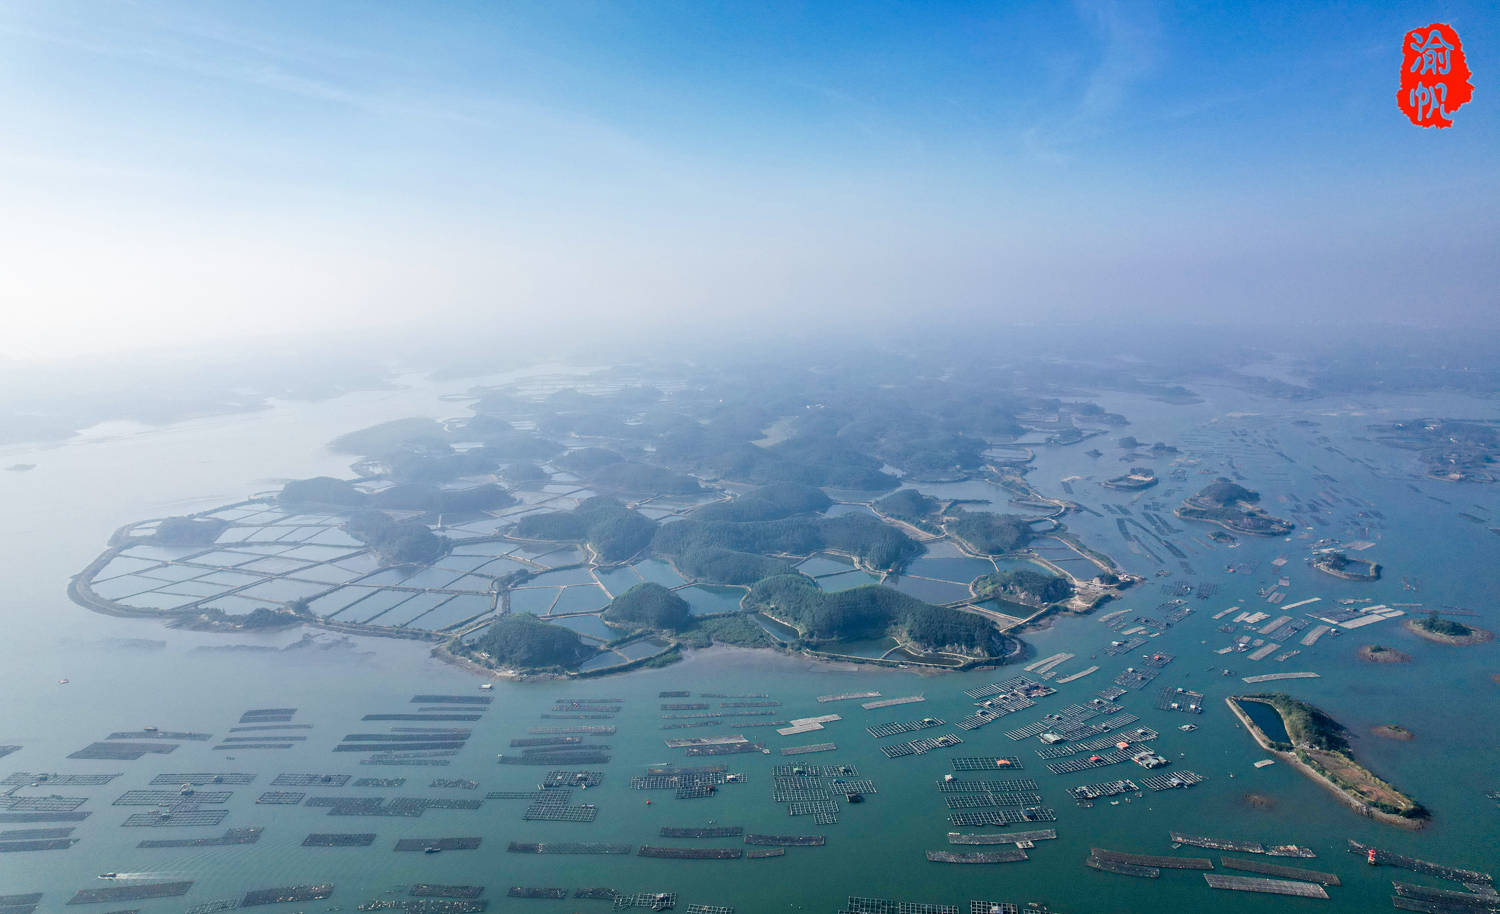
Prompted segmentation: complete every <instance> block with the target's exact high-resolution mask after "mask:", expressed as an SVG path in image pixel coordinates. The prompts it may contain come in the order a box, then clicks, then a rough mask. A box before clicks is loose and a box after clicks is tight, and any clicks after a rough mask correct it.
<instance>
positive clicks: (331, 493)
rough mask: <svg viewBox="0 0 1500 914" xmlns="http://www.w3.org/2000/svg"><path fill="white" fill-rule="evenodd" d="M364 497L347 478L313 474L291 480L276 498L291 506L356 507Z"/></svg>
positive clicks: (362, 501) (361, 502)
mask: <svg viewBox="0 0 1500 914" xmlns="http://www.w3.org/2000/svg"><path fill="white" fill-rule="evenodd" d="M366 497H367V496H366V495H365V493H364V492H362V491H360V490H359V489H358V488H356V487H355V485H354V484H353V483H352V482H349V481H348V480H347V479H334V478H333V477H332V476H314V477H312V478H311V479H293V480H291V481H290V482H288V483H287V484H286V485H284V486H282V487H281V494H280V495H278V496H277V497H276V500H277V501H279V502H281V504H283V505H290V506H292V507H298V506H323V507H332V508H357V507H360V506H361V505H363V504H364V503H365V499H366Z"/></svg>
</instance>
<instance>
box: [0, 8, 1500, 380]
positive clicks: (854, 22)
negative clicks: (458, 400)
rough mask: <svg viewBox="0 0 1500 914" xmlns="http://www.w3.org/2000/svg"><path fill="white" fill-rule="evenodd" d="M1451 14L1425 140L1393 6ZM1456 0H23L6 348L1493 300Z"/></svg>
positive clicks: (7, 26) (1406, 309)
mask: <svg viewBox="0 0 1500 914" xmlns="http://www.w3.org/2000/svg"><path fill="white" fill-rule="evenodd" d="M1435 16H1436V17H1437V18H1440V19H1442V20H1443V21H1446V22H1448V23H1450V24H1451V25H1453V26H1454V27H1455V28H1456V29H1457V30H1458V32H1459V34H1460V35H1461V36H1462V37H1463V39H1464V41H1465V47H1466V50H1467V53H1468V56H1469V65H1470V68H1471V69H1472V70H1473V72H1474V73H1475V74H1476V75H1475V82H1476V86H1477V91H1476V93H1475V97H1474V100H1473V101H1472V102H1470V103H1469V104H1468V105H1466V106H1465V107H1464V108H1463V110H1462V111H1461V112H1459V114H1458V116H1457V117H1456V120H1455V126H1454V127H1453V128H1451V129H1447V130H1441V131H1438V130H1422V129H1418V128H1415V127H1413V126H1412V125H1411V124H1410V123H1408V122H1407V121H1406V119H1405V117H1404V116H1403V115H1402V114H1401V113H1400V112H1399V111H1398V110H1397V108H1396V106H1395V104H1394V94H1395V87H1396V83H1397V71H1398V69H1399V63H1400V41H1401V38H1402V35H1403V34H1404V32H1405V31H1406V30H1408V29H1410V28H1415V27H1418V26H1421V25H1424V24H1426V23H1427V22H1429V21H1431V20H1432V19H1433V18H1434V17H1435ZM1497 38H1500V15H1497V13H1496V10H1495V8H1494V7H1493V6H1489V5H1485V4H1477V3H1447V4H1442V5H1441V7H1440V8H1438V9H1434V7H1432V6H1430V5H1420V4H1397V5H1391V6H1389V7H1385V8H1382V9H1379V10H1359V11H1353V10H1349V9H1346V8H1343V7H1340V6H1336V5H1331V4H1316V5H1312V4H1277V5H1263V4H1255V5H1243V6H1237V7H1233V8H1223V9H1217V10H1215V11H1213V12H1198V13H1188V12H1186V11H1183V10H1178V9H1173V8H1170V7H1165V6H1157V5H1152V4H1140V5H1136V4H1115V3H1107V2H1083V3H1078V4H1076V5H1073V6H1068V7H1053V6H1051V5H1045V4H1025V5H1010V6H1005V7H1003V8H1001V7H992V6H984V5H980V4H943V5H940V6H927V7H922V8H920V9H915V8H907V7H899V6H880V7H877V6H869V5H850V6H827V7H816V8H812V7H809V8H799V9H796V10H792V9H775V8H772V9H757V10H748V9H719V10H713V9H708V8H704V7H701V6H699V5H696V4H656V5H651V6H649V7H646V6H631V7H624V6H610V5H603V4H599V5H592V4H591V5H581V4H575V5H569V4H557V5H540V4H515V5H507V6H504V7H495V6H492V5H490V4H478V3H476V4H446V5H443V6H442V7H441V8H433V7H421V8H419V9H417V8H401V7H395V6H392V7H386V8H383V9H381V10H380V11H379V13H378V14H375V15H372V14H370V13H369V12H368V11H367V8H366V7H365V6H364V5H354V4H320V5H317V6H308V5H305V4H247V3H234V2H228V3H211V4H201V3H199V4H188V3H164V4H155V5H150V6H139V5H133V4H107V5H106V4H85V3H77V2H22V3H18V4H12V5H11V6H9V7H8V8H7V9H6V10H5V11H3V12H0V57H3V59H4V61H5V62H4V63H3V64H0V68H3V69H0V104H3V105H4V108H5V110H6V112H7V121H8V126H9V130H8V131H7V133H8V136H7V144H6V149H5V150H4V152H3V153H0V194H3V195H4V196H5V198H6V199H7V202H8V207H7V213H8V216H9V218H8V219H7V220H6V224H5V227H4V228H3V230H0V250H4V251H5V255H4V257H5V261H6V263H5V264H4V266H5V269H3V270H0V298H3V299H4V300H6V301H7V302H8V303H9V305H10V307H9V308H8V309H7V311H8V312H9V318H10V319H9V321H8V323H7V334H6V338H5V340H4V341H0V355H3V356H6V357H10V358H24V359H33V358H52V357H68V356H76V355H80V354H85V353H93V352H108V351H126V350H138V349H149V348H156V347H161V346H176V345H199V344H205V343H214V342H222V341H233V340H241V339H259V338H264V337H268V336H273V335H275V334H277V333H284V332H289V331H290V332H295V333H298V334H302V333H310V334H321V333H326V332H328V331H331V330H335V329H337V328H352V329H353V330H356V331H359V332H364V331H366V330H373V331H376V332H381V333H396V332H400V331H401V330H402V329H403V328H407V327H411V326H416V325H425V326H429V327H430V326H442V325H444V324H451V323H453V322H459V321H462V322H465V323H469V322H473V323H477V324H479V325H482V326H485V327H489V328H495V329H497V330H503V329H504V328H505V327H507V326H514V327H523V328H524V327H526V326H527V325H535V324H545V325H547V326H548V327H549V328H553V329H557V330H563V331H566V330H569V329H573V328H587V329H589V330H592V331H596V332H597V333H599V334H607V333H614V332H619V331H620V329H621V328H627V327H631V326H633V325H639V324H641V323H643V322H644V323H647V324H650V323H653V322H657V323H660V324H661V325H662V326H664V327H667V328H672V327H678V326H682V325H685V324H699V325H708V326H709V327H719V328H754V327H761V326H765V325H766V324H768V323H775V322H784V323H788V324H796V325H800V326H804V327H807V328H813V329H820V328H830V327H837V326H840V325H841V324H844V323H848V322H851V321H863V322H868V323H874V324H878V323H881V322H893V323H899V322H900V321H903V320H906V321H910V320H911V318H912V315H913V314H916V313H920V314H922V315H936V316H940V317H942V318H945V319H954V320H964V319H969V318H982V319H983V320H984V322H985V323H986V325H989V324H990V323H992V322H993V323H994V324H996V325H1003V324H1007V323H1018V322H1022V323H1039V322H1051V321H1059V322H1080V323H1087V322H1090V321H1093V320H1096V319H1100V318H1103V317H1106V316H1107V317H1111V318H1113V319H1119V318H1121V317H1122V316H1123V317H1125V318H1127V319H1128V318H1133V317H1136V316H1139V317H1142V318H1145V319H1149V320H1152V321H1163V322H1172V321H1178V320H1186V321H1193V322H1207V323H1219V322H1225V323H1231V324H1250V325H1269V324H1272V323H1275V322H1286V321H1294V320H1295V321H1309V320H1311V321H1315V322H1324V323H1331V324H1336V323H1339V322H1341V321H1358V322H1360V323H1365V322H1390V323H1393V324H1397V325H1403V324H1404V325H1413V324H1424V325H1440V326H1449V327H1478V328H1486V329H1494V328H1496V327H1497V326H1500V322H1497V320H1496V315H1497V314H1500V310H1497V309H1496V308H1495V294H1494V290H1495V289H1496V288H1497V287H1500V265H1497V258H1496V245H1495V240H1496V238H1497V237H1500V233H1497V231H1496V229H1497V224H1496V220H1497V217H1496V213H1497V211H1500V205H1497V204H1500V199H1497V197H1500V195H1497V193H1496V182H1495V179H1494V168H1493V164H1494V152H1495V150H1496V148H1497V146H1496V143H1495V140H1496V118H1495V107H1494V102H1493V101H1492V98H1493V94H1492V93H1491V92H1489V91H1488V89H1489V83H1488V82H1487V80H1488V76H1489V74H1492V73H1493V72H1495V70H1496V67H1497V65H1500V55H1497V54H1496V53H1495V52H1494V48H1495V47H1497V46H1500V44H1497V40H1496V39H1497Z"/></svg>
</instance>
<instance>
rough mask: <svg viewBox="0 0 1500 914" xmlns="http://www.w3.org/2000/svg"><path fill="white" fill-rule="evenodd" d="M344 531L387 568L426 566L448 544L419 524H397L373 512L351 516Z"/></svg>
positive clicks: (386, 516) (367, 510) (415, 521)
mask: <svg viewBox="0 0 1500 914" xmlns="http://www.w3.org/2000/svg"><path fill="white" fill-rule="evenodd" d="M344 529H345V530H346V531H348V533H349V535H350V536H352V537H354V538H355V539H357V540H359V541H360V542H363V543H365V544H366V545H368V546H369V547H370V548H371V549H374V550H375V552H376V554H377V555H379V556H380V558H381V560H382V561H383V562H385V563H386V564H391V565H430V564H432V563H433V562H435V561H437V560H438V559H440V558H442V557H443V555H444V554H445V553H446V552H447V551H448V547H449V546H451V545H452V541H451V540H449V539H448V538H447V537H446V536H438V535H437V534H436V533H433V532H432V531H431V530H430V529H428V527H427V525H426V524H424V523H422V522H421V521H417V520H402V521H398V520H394V519H392V518H391V516H390V515H389V514H386V513H385V512H383V511H376V510H373V509H365V510H362V511H356V512H354V513H353V514H351V515H350V516H349V520H348V521H347V522H345V524H344Z"/></svg>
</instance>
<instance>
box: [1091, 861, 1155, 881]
mask: <svg viewBox="0 0 1500 914" xmlns="http://www.w3.org/2000/svg"><path fill="white" fill-rule="evenodd" d="M1083 862H1084V863H1085V864H1087V865H1089V866H1091V867H1093V868H1094V869H1096V870H1099V871H1100V872H1101V873H1114V874H1115V875H1117V876H1137V877H1140V878H1142V879H1160V878H1161V870H1159V869H1157V868H1156V867H1154V866H1138V865H1136V864H1134V863H1121V862H1119V861H1117V860H1101V859H1100V858H1098V857H1094V856H1092V855H1091V856H1090V857H1089V858H1088V859H1086V860H1084V861H1083Z"/></svg>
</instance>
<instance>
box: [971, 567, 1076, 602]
mask: <svg viewBox="0 0 1500 914" xmlns="http://www.w3.org/2000/svg"><path fill="white" fill-rule="evenodd" d="M974 592H975V593H976V594H978V595H979V596H981V597H997V598H1000V599H1003V600H1009V601H1013V602H1016V603H1022V604H1025V605H1028V606H1048V605H1051V604H1053V603H1061V602H1062V601H1064V600H1066V599H1068V598H1069V597H1071V596H1073V585H1072V584H1071V583H1070V582H1069V581H1068V579H1067V578H1062V577H1058V576H1057V575H1055V574H1047V573H1046V572H1042V571H1031V570H1029V569H1025V568H1017V569H1015V570H1012V571H1003V572H1000V573H999V574H987V575H983V576H982V577H980V578H979V579H978V580H976V581H975V582H974Z"/></svg>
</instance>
